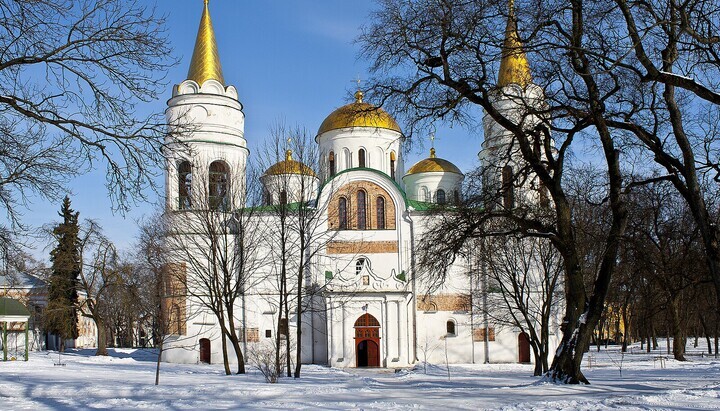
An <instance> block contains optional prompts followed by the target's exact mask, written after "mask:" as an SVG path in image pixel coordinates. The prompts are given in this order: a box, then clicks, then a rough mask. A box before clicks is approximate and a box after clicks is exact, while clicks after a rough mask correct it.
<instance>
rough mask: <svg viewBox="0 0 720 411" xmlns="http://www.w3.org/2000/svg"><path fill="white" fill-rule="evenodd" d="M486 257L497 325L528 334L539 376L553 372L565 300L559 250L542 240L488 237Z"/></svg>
mask: <svg viewBox="0 0 720 411" xmlns="http://www.w3.org/2000/svg"><path fill="white" fill-rule="evenodd" d="M483 241H484V243H483V252H482V254H481V255H480V258H481V259H482V261H483V263H484V264H485V266H486V267H487V275H488V277H489V284H488V286H489V288H490V289H491V290H494V291H495V292H492V293H489V296H488V304H487V305H486V306H484V307H483V309H484V310H486V312H487V315H488V317H489V318H491V319H492V320H493V321H494V322H495V323H497V324H500V325H506V326H508V325H509V326H512V327H517V328H519V329H520V330H521V331H522V332H525V333H527V334H528V336H529V339H530V346H531V347H532V349H533V355H534V357H535V371H534V373H535V375H536V376H539V375H543V373H545V372H547V370H548V368H549V367H548V354H549V343H550V331H551V326H552V322H553V321H554V320H555V319H556V318H557V315H558V313H559V309H560V307H561V301H562V282H561V274H562V261H561V259H560V256H559V255H558V254H557V251H556V250H555V249H554V248H553V246H552V245H551V244H550V243H549V242H548V241H547V240H544V239H539V238H498V237H495V238H488V239H485V240H483Z"/></svg>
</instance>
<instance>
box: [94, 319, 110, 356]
mask: <svg viewBox="0 0 720 411" xmlns="http://www.w3.org/2000/svg"><path fill="white" fill-rule="evenodd" d="M93 319H94V320H95V325H96V326H97V351H95V355H108V351H107V334H106V332H107V330H106V329H105V322H104V321H102V320H100V319H98V318H97V317H94V318H93Z"/></svg>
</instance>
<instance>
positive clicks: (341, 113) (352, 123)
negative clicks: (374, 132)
mask: <svg viewBox="0 0 720 411" xmlns="http://www.w3.org/2000/svg"><path fill="white" fill-rule="evenodd" d="M362 99H363V93H362V91H358V92H357V93H355V102H354V103H350V104H348V105H345V106H342V107H340V108H339V109H337V110H335V111H333V112H332V113H330V115H329V116H327V117H326V118H325V121H323V122H322V124H321V125H320V129H319V130H318V135H320V134H322V133H325V132H327V131H330V130H337V129H341V128H348V127H374V128H385V129H388V130H393V131H397V132H398V133H402V130H400V126H399V125H398V123H397V122H396V121H395V119H394V118H392V116H390V114H388V113H387V112H386V111H385V110H383V109H381V108H378V107H375V106H373V105H372V104H368V103H364V102H363V100H362Z"/></svg>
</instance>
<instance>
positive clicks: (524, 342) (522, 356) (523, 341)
mask: <svg viewBox="0 0 720 411" xmlns="http://www.w3.org/2000/svg"><path fill="white" fill-rule="evenodd" d="M518 362H521V363H529V362H530V337H528V335H527V333H520V335H518Z"/></svg>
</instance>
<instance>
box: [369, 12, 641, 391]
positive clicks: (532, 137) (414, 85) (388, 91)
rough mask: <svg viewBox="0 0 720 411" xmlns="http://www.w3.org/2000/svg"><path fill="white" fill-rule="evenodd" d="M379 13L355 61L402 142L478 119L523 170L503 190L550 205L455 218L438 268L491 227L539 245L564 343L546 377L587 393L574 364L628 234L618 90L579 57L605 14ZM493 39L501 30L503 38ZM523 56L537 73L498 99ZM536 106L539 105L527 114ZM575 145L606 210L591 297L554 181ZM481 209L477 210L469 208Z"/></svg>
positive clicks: (598, 33)
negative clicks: (554, 284)
mask: <svg viewBox="0 0 720 411" xmlns="http://www.w3.org/2000/svg"><path fill="white" fill-rule="evenodd" d="M381 3H382V10H381V11H379V12H378V13H377V14H376V15H375V16H374V17H375V18H374V23H373V24H371V25H370V26H369V27H367V28H366V30H365V31H364V33H363V35H362V36H361V37H360V42H361V43H362V45H363V55H364V56H367V57H369V58H372V60H373V66H372V70H373V71H374V72H375V73H377V74H378V78H377V79H376V80H375V82H374V86H373V92H374V95H375V97H376V98H377V99H378V100H379V101H380V102H381V103H382V104H383V105H386V106H390V107H391V108H392V109H396V111H397V112H400V113H405V115H406V117H408V121H409V124H410V128H409V130H410V134H411V135H412V132H413V131H415V130H418V129H420V128H422V127H423V126H427V125H428V124H431V123H432V122H434V121H438V120H441V121H446V122H453V123H459V124H464V125H468V126H470V127H475V126H476V124H477V121H476V120H475V118H474V117H475V116H476V114H477V110H478V109H482V110H483V111H484V112H485V113H486V116H487V118H489V119H491V120H492V121H493V122H495V123H497V124H498V125H499V126H500V127H501V128H502V129H505V130H507V131H508V132H510V133H511V134H512V143H511V145H512V147H514V150H515V151H516V152H517V153H519V154H520V155H521V158H522V161H523V162H524V164H525V166H524V167H522V170H521V171H520V172H519V173H515V175H514V176H513V180H515V181H521V182H522V181H523V180H526V181H532V180H533V179H537V181H538V183H540V185H541V187H544V189H545V190H547V193H548V194H549V197H550V198H551V199H552V203H553V216H552V219H551V220H546V219H537V218H527V217H532V216H530V215H528V214H526V213H524V212H523V209H522V207H518V208H517V209H512V210H507V209H497V208H496V209H495V210H487V209H486V210H485V211H486V212H484V213H479V212H478V211H477V210H478V209H477V208H475V209H474V210H473V209H472V208H471V209H470V210H468V211H466V212H465V211H464V212H462V213H461V214H462V215H464V216H466V217H468V219H467V220H466V222H465V223H461V224H456V225H453V226H452V227H455V228H456V229H457V230H456V231H455V234H454V235H448V236H446V238H442V239H441V238H438V240H441V241H440V242H441V243H443V244H446V247H445V249H444V250H442V252H440V253H438V256H439V257H440V258H447V259H448V260H450V261H452V259H453V255H456V254H457V253H458V252H459V250H460V249H461V247H462V242H463V241H462V240H459V239H461V238H462V237H465V238H468V237H473V236H478V235H487V234H492V233H487V232H484V231H483V227H484V225H485V222H486V221H488V220H489V219H492V218H497V217H500V218H505V219H510V221H511V222H512V223H513V224H514V225H515V228H513V231H515V232H519V233H520V234H522V235H525V236H538V237H544V238H548V239H549V240H550V241H551V242H552V244H553V245H554V246H555V247H556V248H557V250H558V252H559V253H560V255H561V256H562V260H563V268H564V278H565V285H566V287H565V291H566V298H565V300H566V302H567V304H566V309H565V316H564V320H563V323H562V331H563V338H562V341H561V343H560V347H559V349H558V350H557V352H556V356H555V359H554V360H553V364H552V366H551V367H550V370H549V372H548V377H549V378H551V379H553V380H555V381H562V382H567V383H587V382H588V381H587V379H586V378H585V376H584V375H583V374H582V372H581V370H580V366H581V363H582V357H583V353H584V351H585V350H586V349H587V347H588V345H589V342H590V339H591V336H592V334H593V329H594V328H595V325H596V324H597V322H598V321H599V319H600V317H601V315H602V312H603V308H604V300H605V297H606V295H607V292H608V288H609V284H610V280H611V278H612V275H613V272H614V270H615V267H616V262H617V259H616V257H617V253H618V250H619V246H620V243H621V238H622V235H623V232H624V230H625V226H626V223H627V205H626V199H625V193H624V191H623V190H624V188H625V186H624V180H623V172H622V170H621V165H622V163H621V160H622V159H623V158H622V157H621V152H620V151H619V146H618V141H617V139H616V138H615V136H614V135H613V129H612V128H611V127H610V125H609V124H608V118H609V116H610V115H609V113H608V106H607V105H606V104H605V102H606V101H608V100H611V99H612V98H614V97H615V96H616V95H617V94H618V90H619V89H620V84H619V83H620V80H619V79H617V78H615V77H613V76H612V75H611V74H609V72H608V70H606V67H605V66H606V64H600V63H598V62H597V60H596V59H595V54H593V52H592V51H590V50H588V49H586V48H585V47H584V46H585V45H586V44H587V42H589V41H591V40H601V39H602V32H603V30H605V29H607V25H604V26H603V24H600V23H603V22H602V21H597V20H600V19H602V16H604V14H603V13H602V12H598V10H599V9H603V7H604V6H603V5H602V4H600V3H601V2H595V3H593V7H594V8H592V13H590V12H589V11H588V8H589V7H588V8H586V7H585V5H586V3H585V2H583V1H580V0H577V1H571V2H570V3H568V2H564V1H563V2H561V1H549V2H542V3H537V2H528V3H532V7H525V3H524V2H523V4H522V5H521V6H519V7H517V8H516V9H517V10H518V11H519V12H518V13H517V14H516V13H514V10H513V9H514V5H513V3H514V2H510V3H511V4H510V6H511V7H510V12H508V9H507V6H508V3H507V2H506V1H494V0H487V1H465V0H418V1H412V2H405V1H399V0H385V1H382V2H381ZM592 19H595V20H592ZM588 20H592V23H588ZM519 23H522V24H519ZM518 26H519V27H518ZM498 27H507V29H506V30H505V32H502V31H501V30H498V29H497V28H498ZM589 27H592V30H589ZM523 35H524V37H523ZM508 39H509V40H508ZM601 45H603V46H604V47H605V48H606V49H610V48H611V47H612V46H611V45H607V44H604V43H603V44H601ZM526 55H527V56H528V61H530V62H532V63H533V66H534V67H535V70H533V74H534V75H535V77H534V78H533V81H532V82H531V81H530V78H529V74H528V75H525V76H523V77H522V78H520V79H518V78H515V79H513V82H514V83H517V84H514V83H513V82H511V83H513V84H514V86H513V84H510V85H509V87H506V88H503V87H504V86H506V84H499V82H497V81H495V78H496V73H498V71H499V66H500V64H499V63H500V61H501V60H502V59H503V58H511V59H512V58H514V59H521V60H522V59H524V58H525V56H526ZM602 63H604V62H602ZM408 67H409V68H410V70H407V68H408ZM516 77H517V76H516ZM515 86H516V87H515ZM521 96H539V97H530V98H526V97H521ZM543 96H544V97H543ZM503 99H505V100H508V101H512V102H515V103H516V104H518V105H519V109H520V110H519V112H518V113H515V114H514V115H513V116H510V117H508V116H506V113H503V112H502V111H501V110H499V108H498V107H497V106H496V102H497V101H498V100H503ZM538 99H540V100H543V104H537V100H538ZM538 118H539V119H541V121H537V120H536V119H538ZM578 144H582V145H583V146H588V145H590V146H592V147H593V148H594V149H595V150H596V151H597V152H598V153H600V155H599V156H597V157H596V159H597V162H598V164H599V165H600V166H601V167H602V170H603V172H604V173H605V176H606V185H605V187H604V192H605V195H604V201H603V204H604V207H606V208H607V210H608V229H607V231H605V233H604V235H603V237H602V238H598V239H596V241H598V242H600V243H602V244H603V249H604V250H603V253H602V258H601V260H600V264H599V268H598V270H597V271H596V272H594V273H592V277H593V281H592V282H591V283H590V285H589V286H586V285H587V284H586V282H585V279H586V278H587V276H588V275H586V274H588V273H586V272H585V271H584V270H583V265H582V261H583V257H582V254H581V252H580V249H579V247H578V243H577V233H576V228H577V227H576V225H575V223H574V221H573V218H572V204H571V201H570V198H569V197H568V193H567V192H566V186H565V180H564V176H565V171H566V166H567V159H568V156H569V155H570V154H571V147H575V146H577V145H578ZM516 186H520V185H516ZM481 204H482V202H475V206H478V205H481ZM505 231H506V232H507V230H505ZM451 237H455V239H453V238H451ZM456 240H457V241H456Z"/></svg>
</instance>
